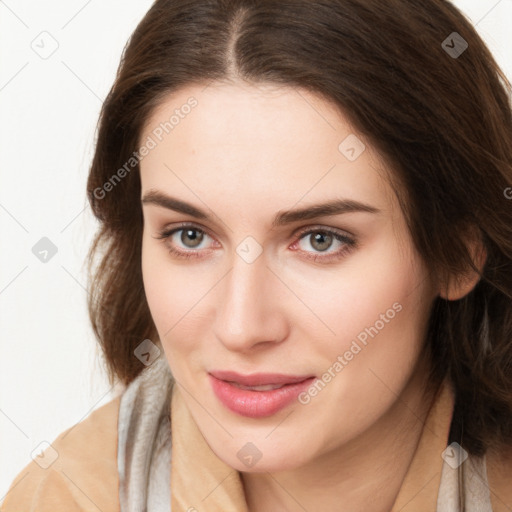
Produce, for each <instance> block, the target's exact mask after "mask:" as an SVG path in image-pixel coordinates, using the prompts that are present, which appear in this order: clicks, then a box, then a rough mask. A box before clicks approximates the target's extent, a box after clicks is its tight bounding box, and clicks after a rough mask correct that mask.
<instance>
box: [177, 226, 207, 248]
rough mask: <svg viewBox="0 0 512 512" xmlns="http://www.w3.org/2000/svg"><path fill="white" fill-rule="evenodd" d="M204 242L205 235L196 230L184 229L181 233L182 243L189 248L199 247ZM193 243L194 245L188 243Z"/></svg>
mask: <svg viewBox="0 0 512 512" xmlns="http://www.w3.org/2000/svg"><path fill="white" fill-rule="evenodd" d="M202 240H203V234H202V233H200V234H199V231H197V230H196V229H184V230H183V231H182V233H181V241H182V242H183V243H184V244H185V245H186V246H188V247H197V246H198V245H199V244H200V243H201V242H202ZM190 241H192V244H190V243H188V242H190Z"/></svg>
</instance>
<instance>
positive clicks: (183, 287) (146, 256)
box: [141, 237, 213, 347]
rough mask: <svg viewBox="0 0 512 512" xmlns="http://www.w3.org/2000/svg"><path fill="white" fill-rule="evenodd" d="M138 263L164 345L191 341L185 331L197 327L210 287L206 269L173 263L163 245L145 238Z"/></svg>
mask: <svg viewBox="0 0 512 512" xmlns="http://www.w3.org/2000/svg"><path fill="white" fill-rule="evenodd" d="M141 264H142V277H143V282H144V290H145V294H146V299H147V302H148V306H149V310H150V312H151V316H152V318H153V322H154V323H155V325H156V328H157V331H158V334H159V336H160V340H161V342H162V344H163V346H164V347H165V346H166V345H167V346H171V345H172V340H173V339H189V338H191V336H190V335H188V336H186V334H185V333H184V330H185V329H187V328H188V327H190V326H194V325H199V322H198V321H197V318H196V316H197V315H198V314H200V312H201V307H200V306H201V301H204V300H205V298H206V296H207V294H208V291H209V290H210V289H211V288H212V286H213V283H212V282H211V281H212V276H211V275H210V276H208V270H207V269H203V270H198V267H194V268H195V270H194V269H192V267H189V266H188V264H187V263H185V265H180V264H176V262H173V261H171V257H170V256H169V254H168V252H167V250H166V248H165V246H164V244H163V243H162V246H160V244H159V243H158V244H157V243H155V241H154V240H149V241H146V240H144V237H143V243H142V261H141ZM191 335H192V337H193V334H192V333H191Z"/></svg>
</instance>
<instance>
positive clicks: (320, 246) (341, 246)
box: [291, 227, 356, 261]
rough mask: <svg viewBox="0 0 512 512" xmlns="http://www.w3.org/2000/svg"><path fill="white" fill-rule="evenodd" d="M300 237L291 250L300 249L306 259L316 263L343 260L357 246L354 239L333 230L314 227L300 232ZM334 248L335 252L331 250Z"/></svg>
mask: <svg viewBox="0 0 512 512" xmlns="http://www.w3.org/2000/svg"><path fill="white" fill-rule="evenodd" d="M299 235H300V238H299V240H298V241H297V242H295V243H294V244H293V245H292V246H291V248H292V249H293V250H297V248H298V249H300V250H301V251H302V252H303V253H304V257H306V258H310V259H313V260H314V261H330V260H333V259H339V258H342V257H343V256H345V255H346V254H347V253H348V252H349V251H351V250H352V249H354V248H355V246H356V241H355V240H354V239H353V238H352V237H349V236H348V235H346V234H344V233H342V232H340V231H337V230H333V229H327V228H322V227H318V228H316V227H314V228H309V229H307V230H304V231H302V232H300V233H299ZM333 247H334V250H330V249H331V248H333ZM309 248H312V249H313V250H312V251H311V250H309Z"/></svg>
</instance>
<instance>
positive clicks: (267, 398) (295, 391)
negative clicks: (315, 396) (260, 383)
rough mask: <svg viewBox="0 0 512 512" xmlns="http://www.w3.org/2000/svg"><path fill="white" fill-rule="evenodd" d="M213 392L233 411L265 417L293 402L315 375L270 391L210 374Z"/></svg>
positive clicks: (253, 416)
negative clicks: (243, 386) (237, 385)
mask: <svg viewBox="0 0 512 512" xmlns="http://www.w3.org/2000/svg"><path fill="white" fill-rule="evenodd" d="M209 378H210V382H211V385H212V388H213V392H214V393H215V394H216V395H217V398H218V399H219V400H220V401H221V402H222V403H223V404H224V405H225V406H226V407H227V408H228V409H229V410H230V411H232V412H235V413H237V414H240V415H241V416H246V417H248V418H264V417H266V416H272V415H273V414H275V413H277V412H278V411H280V410H281V409H284V408H285V407H286V406H287V405H289V404H291V403H292V402H293V401H294V400H296V399H297V397H298V396H299V395H300V393H302V392H303V391H305V390H306V389H307V388H308V387H309V386H310V385H311V383H312V382H313V381H314V380H315V377H310V378H309V379H306V380H303V381H302V382H297V383H295V384H286V385H285V386H283V387H282V388H279V389H272V390H269V391H250V390H248V389H240V388H237V387H236V386H234V385H233V384H231V383H229V382H226V381H224V380H220V379H216V378H215V377H213V376H212V375H209Z"/></svg>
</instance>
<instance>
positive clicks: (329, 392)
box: [2, 0, 512, 512]
mask: <svg viewBox="0 0 512 512" xmlns="http://www.w3.org/2000/svg"><path fill="white" fill-rule="evenodd" d="M509 92H510V84H509V83H508V81H507V79H506V78H505V76H504V75H503V73H502V72H501V70H500V69H499V68H498V66H497V64H496V62H495V61H494V59H493V57H492V56H491V54H490V52H489V51H488V49H487V48H486V46H485V45H484V43H483V42H482V40H481V39H480V37H479V36H478V35H477V33H476V31H475V30H474V28H473V27H472V26H471V24H470V23H469V22H468V21H467V20H466V19H465V18H464V17H463V16H462V14H461V13H460V12H459V11H458V10H457V9H456V8H455V7H454V6H453V5H452V4H451V3H449V2H447V1H441V0H429V1H413V0H394V1H390V2H382V1H380V0H323V1H321V2H309V1H306V0H290V1H281V0H280V1H276V0H265V1H261V0H260V1H251V0H212V1H204V0H203V1H200V0H195V1H190V0H189V1H184V0H157V1H156V2H155V3H154V5H153V6H152V8H151V9H150V11H149V12H148V13H147V15H146V16H145V18H144V19H143V20H142V21H141V23H140V24H139V26H138V27H137V29H136V30H135V32H134V34H133V35H132V37H131V39H130V41H129V44H128V45H127V47H126V49H125V52H124V55H123V58H122V61H121V65H120V68H119V71H118V75H117V78H116V81H115V83H114V85H113V87H112V89H111V91H110V93H109V95H108V97H107V99H106V101H105V103H104V105H103V110H102V113H101V119H100V123H99V131H98V140H97V146H96V152H95V155H94V160H93V163H92V167H91V171H90V175H89V180H88V185H87V192H88V197H89V200H90V203H91V206H92V209H93V211H94V214H95V216H96V217H97V218H98V220H99V221H100V223H101V229H100V231H99V233H98V235H97V238H96V240H95V242H94V245H93V247H92V248H91V253H90V262H91V265H92V262H93V258H94V257H95V256H96V255H100V257H101V260H100V262H99V265H98V266H97V267H96V268H95V269H94V274H93V279H92V281H91V295H90V302H89V308H90V315H91V319H92V323H93V326H94V329H95V331H96V334H97V336H98V339H99V342H100V344H101V346H102V348H103V351H104V354H105V357H106V361H107V362H108V367H109V371H110V376H111V381H112V382H113V383H114V382H121V383H123V384H124V385H126V390H125V391H124V392H123V393H122V395H121V396H119V397H117V398H116V399H115V400H112V401H111V402H110V403H108V404H107V405H105V406H103V407H101V408H100V409H98V410H96V411H95V412H93V413H92V414H91V415H90V416H89V417H88V418H87V419H86V420H84V421H83V422H82V423H80V424H78V425H76V426H74V427H72V428H71V429H69V430H67V431H66V432H64V433H63V434H61V436H59V438H58V439H57V440H56V441H55V442H54V443H53V445H52V447H53V449H55V450H56V452H57V453H58V454H59V457H58V459H57V460H56V461H55V462H54V463H53V464H52V465H51V466H50V467H49V468H47V469H41V468H40V467H39V466H37V465H36V464H35V463H32V464H31V465H29V466H27V468H25V470H24V471H23V472H22V473H20V475H19V476H18V477H17V479H16V480H15V481H14V482H13V485H12V487H11V491H10V492H9V494H8V495H7V498H6V501H5V503H4V508H3V509H2V510H6V511H11V510H19V509H23V510H97V509H99V510H122V511H139V510H148V511H154V510H169V509H172V510H173V511H176V510H179V511H185V510H186V511H196V510H197V511H202V510H207V511H217V510H222V511H250V512H261V511H269V510H272V511H290V512H291V511H293V512H295V511H303V510H308V511H313V510H333V511H334V510H371V511H374V512H387V511H390V510H392V511H394V512H398V511H399V510H400V511H409V510H410V511H413V510H414V511H433V510H442V511H455V510H466V511H471V510H479V511H491V510H493V511H502V510H503V511H504V510H510V508H511V507H512V492H511V488H512V486H511V485H510V482H511V478H512V455H511V454H512V447H511V445H512V394H511V393H512V374H511V363H512V347H511V343H510V341H511V335H512V303H511V295H512V203H511V201H510V197H511V194H510V191H511V190H512V189H511V188H510V187H511V186H512V115H511V108H510V103H509V97H508V93H509Z"/></svg>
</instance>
